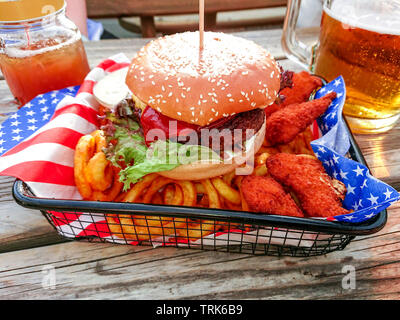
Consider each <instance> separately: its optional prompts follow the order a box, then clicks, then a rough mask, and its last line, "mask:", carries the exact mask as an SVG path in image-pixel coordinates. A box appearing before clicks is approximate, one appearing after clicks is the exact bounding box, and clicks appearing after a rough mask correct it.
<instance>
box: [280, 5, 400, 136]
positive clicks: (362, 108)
mask: <svg viewBox="0 0 400 320" xmlns="http://www.w3.org/2000/svg"><path fill="white" fill-rule="evenodd" d="M315 4H316V5H320V1H318V0H315ZM300 5H301V0H289V1H288V9H287V13H286V18H285V23H284V31H283V36H282V47H283V50H284V51H285V53H286V55H287V56H288V57H289V58H290V59H292V60H294V61H296V62H297V63H299V64H300V65H302V66H303V67H304V68H307V69H309V70H310V71H312V72H314V73H315V74H317V75H320V76H322V77H324V78H325V79H326V80H328V81H331V80H333V79H335V78H336V77H337V76H339V75H342V76H343V78H344V80H345V82H346V89H347V98H346V103H345V106H344V110H343V112H344V114H345V116H346V119H347V121H348V123H349V125H350V127H351V129H352V131H353V132H355V133H366V134H368V133H379V132H385V131H387V130H389V129H391V128H392V127H393V126H394V125H395V123H396V121H397V120H398V119H399V117H400V18H399V17H400V1H399V0H385V1H376V0H325V1H323V11H322V18H321V26H320V31H319V39H318V41H317V43H316V44H315V45H314V46H311V47H310V46H307V45H305V44H304V43H303V42H302V41H299V39H298V38H297V37H296V22H297V18H298V15H299V10H300Z"/></svg>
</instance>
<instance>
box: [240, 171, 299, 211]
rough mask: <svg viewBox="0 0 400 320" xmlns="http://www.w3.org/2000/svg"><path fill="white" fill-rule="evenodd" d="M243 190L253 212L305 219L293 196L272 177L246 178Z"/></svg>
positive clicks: (243, 181)
mask: <svg viewBox="0 0 400 320" xmlns="http://www.w3.org/2000/svg"><path fill="white" fill-rule="evenodd" d="M241 190H242V193H243V197H244V198H245V200H246V202H247V204H248V206H249V208H250V210H251V211H255V212H262V213H268V214H277V215H284V216H292V217H304V214H303V212H302V211H301V210H300V209H299V208H298V207H297V205H296V203H295V202H294V200H293V199H292V198H291V196H290V195H289V194H288V193H286V192H285V190H284V189H283V187H282V186H281V185H280V184H279V183H278V182H276V181H275V180H274V179H272V178H270V177H264V176H246V177H245V178H244V179H243V180H242V184H241Z"/></svg>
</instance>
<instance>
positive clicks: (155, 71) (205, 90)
mask: <svg viewBox="0 0 400 320" xmlns="http://www.w3.org/2000/svg"><path fill="white" fill-rule="evenodd" d="M280 76H281V71H280V68H279V66H278V65H277V63H276V61H275V60H274V58H273V57H272V56H271V54H270V53H269V52H268V51H267V50H265V49H264V48H262V47H261V46H259V45H257V44H256V43H254V42H252V41H249V40H246V39H242V38H239V37H235V36H232V35H228V34H224V33H215V32H205V33H204V49H203V50H202V51H201V52H200V51H199V32H185V33H178V34H174V35H170V36H165V37H162V38H158V39H155V40H153V41H151V42H150V43H148V44H147V45H146V46H145V47H143V48H142V49H141V50H140V51H139V52H138V54H137V55H136V56H135V57H134V58H133V60H132V63H131V65H130V67H129V71H128V74H127V76H126V84H127V86H128V87H129V89H130V90H131V92H132V93H133V94H134V95H135V97H136V98H137V99H139V100H140V101H142V102H144V103H145V104H146V105H148V106H150V107H151V108H153V109H155V110H157V111H158V112H160V113H161V114H163V115H165V116H168V117H170V118H173V119H176V120H180V121H183V122H186V123H189V124H194V125H198V126H207V125H210V124H211V123H213V122H215V121H217V120H219V119H223V118H227V117H230V116H232V115H235V114H238V113H241V112H245V111H249V110H253V109H263V108H265V107H267V106H269V105H270V104H272V103H273V102H274V101H275V100H276V98H277V95H278V92H279V89H280Z"/></svg>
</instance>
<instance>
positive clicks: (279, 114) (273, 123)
mask: <svg viewBox="0 0 400 320" xmlns="http://www.w3.org/2000/svg"><path fill="white" fill-rule="evenodd" d="M335 98H336V93H335V92H331V93H328V94H327V95H325V96H324V97H322V98H319V99H315V100H311V101H307V102H303V103H300V104H291V105H289V106H287V107H285V108H283V109H281V110H278V111H276V112H275V113H273V114H272V115H271V116H270V117H269V118H268V119H267V121H266V132H265V137H266V138H267V140H268V141H269V142H270V143H271V144H272V145H276V144H286V143H289V142H291V141H292V140H293V139H294V138H295V137H296V136H297V135H298V134H299V133H301V132H303V131H304V130H305V129H306V128H307V127H308V126H309V125H311V124H312V123H313V121H314V120H315V119H317V118H318V117H319V116H320V115H322V114H323V113H324V112H325V111H326V109H328V107H329V105H330V104H331V103H332V100H333V99H335Z"/></svg>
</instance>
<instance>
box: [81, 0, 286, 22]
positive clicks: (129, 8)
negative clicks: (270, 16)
mask: <svg viewBox="0 0 400 320" xmlns="http://www.w3.org/2000/svg"><path fill="white" fill-rule="evenodd" d="M86 3H87V12H88V16H89V17H91V18H105V17H123V16H155V15H171V14H187V13H198V12H199V4H198V0H185V1H182V0H169V1H165V0H151V1H148V0H135V1H125V0H87V1H86ZM286 4H287V1H286V0H246V1H243V0H230V1H223V0H222V1H221V0H208V1H207V3H206V6H205V12H206V13H209V12H221V11H235V10H245V9H258V8H272V7H282V6H286Z"/></svg>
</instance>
